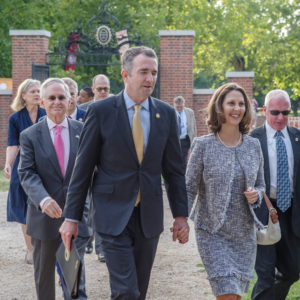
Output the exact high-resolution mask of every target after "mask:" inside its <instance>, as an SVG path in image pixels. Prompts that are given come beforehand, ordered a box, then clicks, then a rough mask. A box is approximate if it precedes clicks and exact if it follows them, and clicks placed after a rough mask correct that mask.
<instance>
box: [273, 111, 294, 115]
mask: <svg viewBox="0 0 300 300" xmlns="http://www.w3.org/2000/svg"><path fill="white" fill-rule="evenodd" d="M290 112H291V111H290V110H270V114H271V115H272V116H278V115H279V114H282V115H283V116H287V115H288V114H289V113H290Z"/></svg>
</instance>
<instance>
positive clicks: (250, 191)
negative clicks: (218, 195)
mask: <svg viewBox="0 0 300 300" xmlns="http://www.w3.org/2000/svg"><path fill="white" fill-rule="evenodd" d="M244 195H245V197H246V198H247V201H248V203H249V204H253V203H255V202H256V201H257V199H258V194H257V191H256V190H255V189H254V188H252V187H248V188H247V190H246V191H245V192H244Z"/></svg>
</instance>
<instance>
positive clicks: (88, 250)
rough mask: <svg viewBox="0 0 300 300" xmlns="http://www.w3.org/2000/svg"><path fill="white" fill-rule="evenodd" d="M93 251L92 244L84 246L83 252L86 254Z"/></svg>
mask: <svg viewBox="0 0 300 300" xmlns="http://www.w3.org/2000/svg"><path fill="white" fill-rule="evenodd" d="M92 252H93V246H92V245H87V246H86V247H85V253H86V254H90V253H92Z"/></svg>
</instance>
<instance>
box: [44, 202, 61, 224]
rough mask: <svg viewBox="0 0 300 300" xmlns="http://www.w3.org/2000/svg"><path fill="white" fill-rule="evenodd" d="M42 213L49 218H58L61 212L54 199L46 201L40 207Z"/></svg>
mask: <svg viewBox="0 0 300 300" xmlns="http://www.w3.org/2000/svg"><path fill="white" fill-rule="evenodd" d="M42 212H43V213H45V214H46V215H48V216H49V217H50V218H53V219H54V218H56V219H58V218H60V217H61V214H62V210H61V208H60V206H59V205H58V204H57V202H56V201H55V200H54V199H48V200H46V201H45V203H44V204H43V206H42Z"/></svg>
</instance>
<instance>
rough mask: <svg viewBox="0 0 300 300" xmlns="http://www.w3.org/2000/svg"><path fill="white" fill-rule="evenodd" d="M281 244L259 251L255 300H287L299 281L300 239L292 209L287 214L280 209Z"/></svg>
mask: <svg viewBox="0 0 300 300" xmlns="http://www.w3.org/2000/svg"><path fill="white" fill-rule="evenodd" d="M272 204H273V206H274V207H275V208H276V209H277V213H278V218H279V222H280V228H281V235H282V237H281V240H280V241H279V242H278V243H276V244H274V245H270V246H261V245H258V247H257V257H256V263H255V270H256V273H257V276H258V279H257V282H256V283H255V285H254V287H253V290H252V295H251V299H252V300H270V299H272V300H284V299H285V298H286V296H287V295H288V293H289V289H290V287H291V285H292V284H293V283H294V282H295V281H297V280H299V273H300V238H299V237H297V236H296V235H295V234H294V233H293V230H292V224H291V223H292V207H290V208H289V209H288V210H287V211H285V212H284V213H283V212H282V211H280V209H278V208H277V207H276V203H272Z"/></svg>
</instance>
